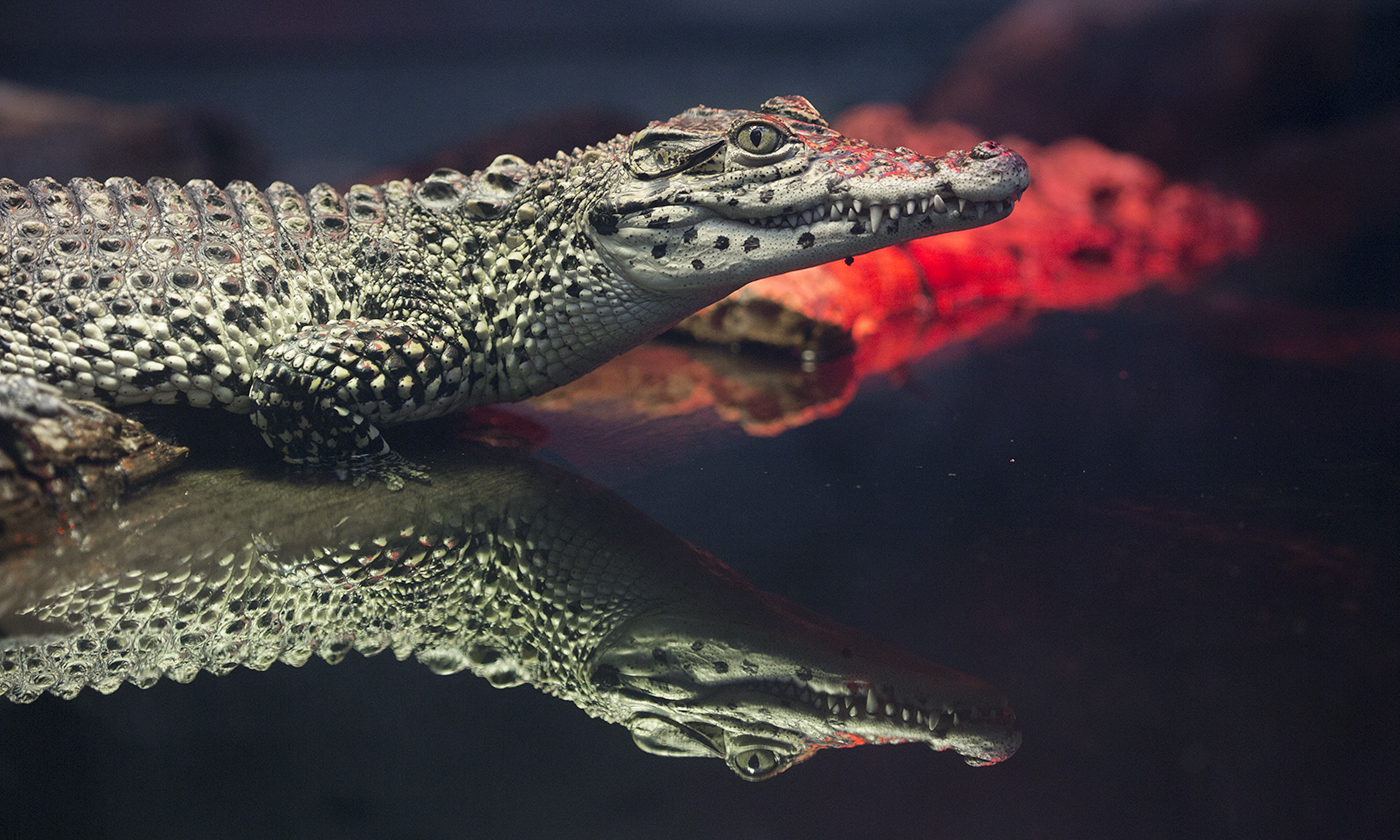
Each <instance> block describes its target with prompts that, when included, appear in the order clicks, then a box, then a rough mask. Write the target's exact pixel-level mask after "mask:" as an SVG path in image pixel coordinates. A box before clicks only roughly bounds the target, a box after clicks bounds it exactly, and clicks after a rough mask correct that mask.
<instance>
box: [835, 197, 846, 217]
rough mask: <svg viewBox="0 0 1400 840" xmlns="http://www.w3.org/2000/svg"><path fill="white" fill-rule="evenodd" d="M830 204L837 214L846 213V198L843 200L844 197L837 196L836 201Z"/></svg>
mask: <svg viewBox="0 0 1400 840" xmlns="http://www.w3.org/2000/svg"><path fill="white" fill-rule="evenodd" d="M832 206H834V207H835V208H836V215H838V216H844V215H846V200H845V199H844V198H838V199H836V203H835V204H834V205H832Z"/></svg>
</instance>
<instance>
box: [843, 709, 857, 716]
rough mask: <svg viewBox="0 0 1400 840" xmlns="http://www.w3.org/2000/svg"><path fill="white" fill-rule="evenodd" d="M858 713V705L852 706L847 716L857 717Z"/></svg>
mask: <svg viewBox="0 0 1400 840" xmlns="http://www.w3.org/2000/svg"><path fill="white" fill-rule="evenodd" d="M857 714H858V712H856V707H855V706H852V707H851V708H850V709H849V710H847V712H846V717H855V716H856V715H857Z"/></svg>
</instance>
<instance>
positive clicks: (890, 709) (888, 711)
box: [885, 703, 894, 717]
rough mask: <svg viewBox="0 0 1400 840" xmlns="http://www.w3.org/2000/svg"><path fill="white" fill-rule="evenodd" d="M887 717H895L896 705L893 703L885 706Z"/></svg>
mask: <svg viewBox="0 0 1400 840" xmlns="http://www.w3.org/2000/svg"><path fill="white" fill-rule="evenodd" d="M885 717H894V704H893V703H886V704H885Z"/></svg>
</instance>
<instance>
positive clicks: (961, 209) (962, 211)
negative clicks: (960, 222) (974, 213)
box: [958, 198, 967, 216]
mask: <svg viewBox="0 0 1400 840" xmlns="http://www.w3.org/2000/svg"><path fill="white" fill-rule="evenodd" d="M958 215H959V216H966V215H967V199H965V198H960V199H958Z"/></svg>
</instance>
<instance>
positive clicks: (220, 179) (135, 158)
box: [0, 81, 268, 186]
mask: <svg viewBox="0 0 1400 840" xmlns="http://www.w3.org/2000/svg"><path fill="white" fill-rule="evenodd" d="M267 172H268V161H267V155H266V153H264V151H263V150H262V149H261V148H260V147H259V146H258V144H257V143H256V142H255V141H254V140H253V139H252V137H250V136H249V135H248V134H247V133H246V132H245V131H244V130H243V129H241V128H240V127H239V126H238V125H237V124H236V123H234V122H233V121H232V120H229V119H227V118H225V117H221V116H219V115H217V114H214V113H210V112H204V111H186V110H177V109H172V108H167V107H165V106H162V105H120V104H116V103H111V102H104V101H102V100H100V99H94V98H92V97H87V96H77V95H73V94H66V93H55V92H51V91H45V90H38V89H35V88H29V87H24V86H22V85H17V84H14V83H12V82H5V81H0V176H3V177H6V178H12V179H14V180H16V181H19V182H20V183H24V182H26V181H29V180H32V179H34V178H42V177H46V176H47V177H51V178H55V179H57V180H59V181H65V182H66V181H68V180H69V179H71V178H75V177H89V178H97V179H99V180H103V179H106V178H109V177H112V176H114V175H125V176H129V177H132V178H136V179H137V180H140V181H145V180H146V179H148V178H152V177H154V176H157V175H163V176H165V177H167V178H172V179H174V180H175V181H178V182H180V183H184V182H186V181H189V180H191V179H193V178H207V179H209V180H211V181H213V182H214V183H216V184H219V185H221V186H222V185H224V184H227V183H228V182H229V181H232V180H235V179H240V178H241V179H243V180H247V181H252V182H253V183H255V184H258V185H259V186H266V184H265V183H264V179H265V178H266V177H267Z"/></svg>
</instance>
